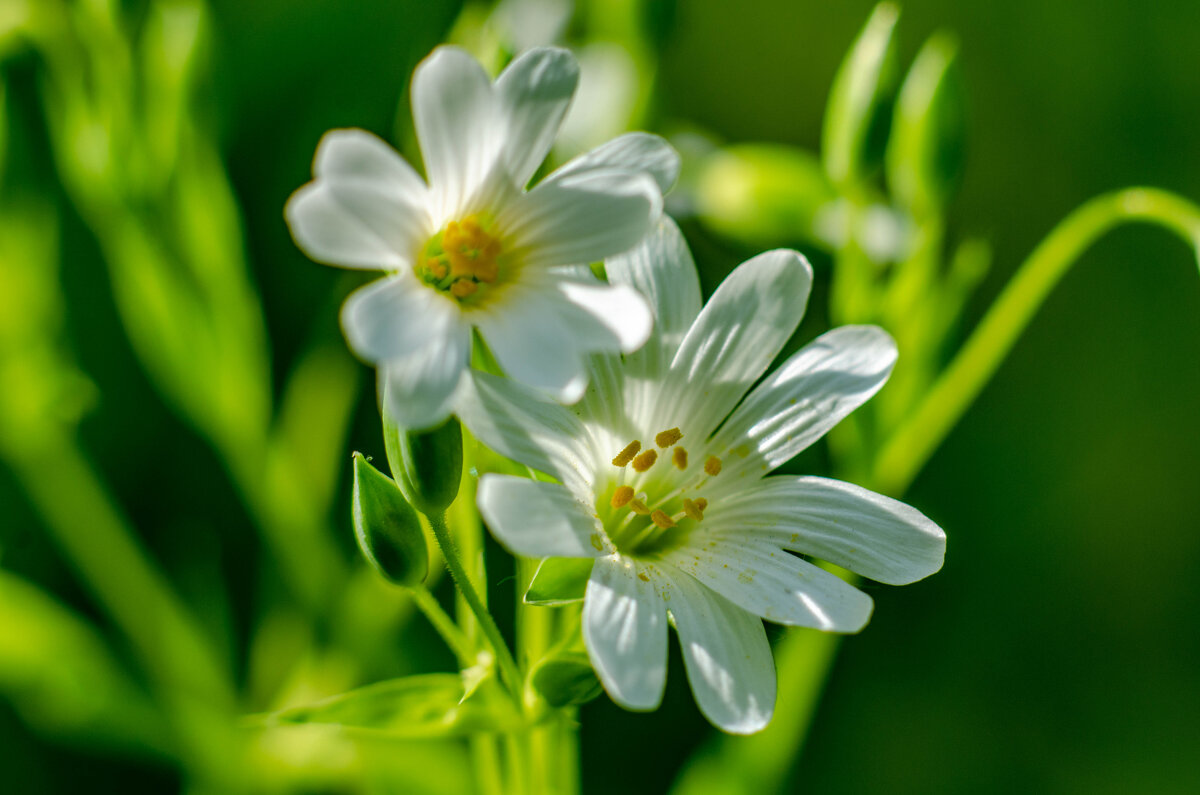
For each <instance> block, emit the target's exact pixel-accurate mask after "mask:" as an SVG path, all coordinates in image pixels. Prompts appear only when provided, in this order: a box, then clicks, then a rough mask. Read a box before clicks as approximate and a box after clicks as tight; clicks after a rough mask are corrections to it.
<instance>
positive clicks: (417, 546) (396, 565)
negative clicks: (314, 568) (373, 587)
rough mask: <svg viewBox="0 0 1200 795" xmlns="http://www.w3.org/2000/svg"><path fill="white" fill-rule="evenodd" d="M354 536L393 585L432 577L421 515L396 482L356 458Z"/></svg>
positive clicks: (414, 582) (377, 569)
mask: <svg viewBox="0 0 1200 795" xmlns="http://www.w3.org/2000/svg"><path fill="white" fill-rule="evenodd" d="M353 503H354V504H353V513H354V535H355V537H356V538H357V539H358V548H359V549H361V550H362V553H363V557H365V558H366V559H367V561H368V562H369V563H370V564H371V565H372V566H373V567H374V568H375V569H376V571H378V572H379V573H380V574H382V575H383V576H384V577H385V578H387V579H388V580H389V581H391V582H394V583H396V584H397V585H416V584H419V583H422V582H424V581H425V577H426V576H427V575H428V574H429V550H428V548H427V547H426V546H425V534H424V533H423V532H422V531H421V522H420V520H419V519H418V518H417V513H416V511H414V510H413V509H412V507H410V506H409V504H408V503H407V502H405V501H404V495H402V494H401V493H400V490H399V489H397V488H396V484H395V483H393V482H392V479H391V478H389V477H388V476H386V475H384V474H383V473H382V472H380V471H379V470H377V469H376V468H375V467H373V466H371V465H370V464H369V463H368V462H367V460H366V459H365V458H363V456H362V454H361V453H355V454H354V494H353Z"/></svg>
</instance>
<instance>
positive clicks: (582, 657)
mask: <svg viewBox="0 0 1200 795" xmlns="http://www.w3.org/2000/svg"><path fill="white" fill-rule="evenodd" d="M530 681H531V682H532V684H533V688H534V689H535V690H536V691H537V692H538V694H539V695H541V697H542V698H543V699H545V700H546V703H547V704H549V705H550V706H552V707H554V708H556V709H558V708H562V707H570V706H578V705H580V704H586V703H587V702H589V701H591V700H592V699H594V698H596V697H597V696H599V695H600V694H601V693H603V692H604V687H603V686H602V685H601V684H600V680H599V679H598V678H597V677H596V672H595V670H593V669H592V664H591V663H590V662H589V661H588V658H587V655H586V654H583V653H582V652H574V651H572V652H562V653H560V654H555V655H552V656H550V657H547V658H546V659H544V660H542V661H541V662H540V663H538V666H537V667H536V668H534V670H533V674H532V675H531V676H530Z"/></svg>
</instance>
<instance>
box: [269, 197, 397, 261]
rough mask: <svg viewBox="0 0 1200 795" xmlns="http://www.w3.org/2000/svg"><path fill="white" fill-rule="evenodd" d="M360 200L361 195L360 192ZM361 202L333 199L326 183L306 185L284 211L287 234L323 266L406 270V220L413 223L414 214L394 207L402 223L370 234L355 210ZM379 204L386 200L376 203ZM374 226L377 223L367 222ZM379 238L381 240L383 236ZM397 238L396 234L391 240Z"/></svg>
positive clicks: (370, 230)
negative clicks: (400, 243)
mask: <svg viewBox="0 0 1200 795" xmlns="http://www.w3.org/2000/svg"><path fill="white" fill-rule="evenodd" d="M360 194H361V192H360ZM360 198H361V196H360V195H359V196H355V195H351V196H350V197H349V200H348V197H347V196H346V194H345V193H342V194H340V195H339V194H335V192H334V191H333V189H332V186H331V184H330V183H329V182H327V181H317V182H310V183H308V184H307V185H305V186H304V187H302V188H300V190H298V191H296V192H295V193H293V194H292V197H291V198H290V199H288V203H287V206H286V207H285V208H284V216H285V217H286V218H287V224H288V228H289V229H290V230H291V232H292V238H293V239H294V240H295V241H296V245H297V246H299V247H300V249H301V250H302V251H304V253H305V254H307V255H308V256H310V257H312V258H313V259H315V260H316V261H317V262H323V263H325V264H326V265H337V266H340V267H343V268H362V269H364V270H397V269H399V268H404V267H407V266H408V264H409V260H408V257H409V255H408V253H407V251H408V249H407V248H406V247H402V246H401V245H397V243H399V242H401V241H404V240H407V239H408V236H407V232H408V231H409V230H408V229H407V228H406V225H405V224H404V219H416V218H417V217H418V216H417V215H415V212H414V210H413V208H410V207H405V206H402V205H401V204H399V203H398V202H392V203H393V205H394V206H395V208H396V209H397V212H398V215H397V218H398V219H401V220H400V221H398V222H397V223H396V224H395V228H394V229H391V230H389V229H388V228H387V227H383V228H372V226H371V224H370V223H369V222H368V220H367V219H365V218H363V217H360V216H359V214H358V210H359V209H361V207H362V205H363V204H364V202H362V201H360V200H356V199H360ZM379 199H380V202H381V203H383V202H384V201H385V199H384V198H383V197H379ZM371 220H372V221H377V220H378V218H377V217H371ZM381 232H382V234H381ZM391 232H395V233H396V234H391Z"/></svg>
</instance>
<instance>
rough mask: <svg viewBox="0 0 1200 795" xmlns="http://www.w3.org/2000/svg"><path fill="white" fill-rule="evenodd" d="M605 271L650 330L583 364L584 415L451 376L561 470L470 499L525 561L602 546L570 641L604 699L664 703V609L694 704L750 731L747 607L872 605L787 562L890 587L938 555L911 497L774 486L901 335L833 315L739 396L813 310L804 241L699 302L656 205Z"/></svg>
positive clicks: (506, 432)
mask: <svg viewBox="0 0 1200 795" xmlns="http://www.w3.org/2000/svg"><path fill="white" fill-rule="evenodd" d="M607 272H608V277H609V279H610V280H612V282H613V283H616V284H625V285H629V286H632V287H635V288H637V289H639V290H641V291H642V292H643V293H645V294H646V295H647V296H648V297H649V299H650V301H651V304H652V305H653V308H654V312H655V324H654V334H653V335H652V337H651V339H650V341H649V342H647V344H646V345H645V346H644V347H643V348H642V349H641V350H640V351H638V352H637V353H635V354H633V355H630V356H625V357H620V356H618V355H598V356H595V357H593V358H592V360H591V365H590V369H591V387H590V388H589V390H588V393H587V394H586V395H585V397H584V398H583V400H582V401H581V402H580V403H579V404H578V405H577V406H575V407H574V408H573V409H568V408H565V407H562V406H559V405H555V404H552V403H549V402H546V401H537V400H535V398H534V397H533V396H532V395H530V394H529V393H528V391H527V390H523V389H521V388H520V387H519V386H517V385H514V384H512V383H511V382H508V381H504V380H502V379H497V378H494V377H491V376H488V375H486V374H482V373H480V374H476V375H475V376H474V377H473V378H472V379H471V382H470V388H464V393H463V398H462V400H461V402H460V407H459V411H460V417H461V418H462V419H463V421H464V422H465V423H466V425H467V426H468V427H469V428H470V429H471V431H472V432H474V433H475V434H476V435H477V436H478V437H479V438H480V439H481V440H482V441H483V442H484V443H486V444H487V445H489V446H490V447H492V448H493V449H495V450H496V451H498V452H500V453H502V454H504V455H506V456H508V457H510V458H512V459H514V460H516V461H519V462H521V463H523V464H526V465H528V466H530V467H533V468H535V469H538V470H541V471H542V472H545V473H547V474H549V475H552V476H553V477H555V478H557V479H558V480H559V483H548V482H541V481H534V480H527V479H522V478H516V477H509V476H503V475H486V476H485V477H484V478H482V479H481V481H480V484H479V508H480V512H481V513H482V514H483V516H484V518H485V519H486V520H487V522H488V525H489V526H490V527H491V529H492V531H493V532H494V533H495V534H496V536H497V537H498V538H499V539H500V541H501V542H502V543H504V544H505V545H506V546H507V547H508V548H509V549H510V550H512V551H513V552H515V553H517V554H519V555H525V556H528V557H533V558H541V557H574V558H591V559H594V564H593V566H592V569H591V576H590V579H589V580H588V582H587V590H586V597H585V601H584V607H583V636H584V641H585V643H586V645H587V649H588V653H589V656H590V658H591V660H592V664H593V665H594V666H595V668H596V671H597V673H598V675H599V677H600V680H601V681H602V682H603V684H604V687H605V689H606V690H607V691H608V693H609V694H610V695H611V696H612V698H613V699H614V700H615V701H617V702H618V703H620V704H622V705H623V706H625V707H627V708H629V709H637V710H646V709H654V708H655V707H656V706H657V705H658V704H659V702H660V700H661V698H662V692H663V685H664V682H665V677H666V665H667V623H668V616H669V620H670V622H671V623H672V624H673V625H674V626H675V630H676V632H677V633H678V635H679V640H680V644H681V646H682V648H683V656H684V660H685V662H686V667H687V673H688V679H689V680H690V682H691V685H692V690H693V692H694V694H695V696H696V701H697V703H698V704H699V706H700V709H701V711H702V712H703V713H704V714H705V715H706V716H707V717H708V719H709V720H711V721H712V722H713V723H714V724H716V725H717V726H719V727H721V728H722V729H724V730H726V731H729V732H734V733H749V732H754V731H757V730H759V729H761V728H763V727H764V726H765V725H766V724H767V722H768V720H770V717H771V713H772V710H773V708H774V702H775V670H774V667H773V664H772V658H771V650H770V647H769V645H768V643H767V636H766V634H765V631H764V628H763V624H762V621H761V620H760V618H765V619H767V620H770V621H774V622H777V623H780V624H789V625H794V626H802V627H813V628H817V629H821V630H827V631H833V632H856V631H858V630H859V629H861V628H862V627H863V626H864V625H865V624H866V622H867V619H868V618H869V617H870V614H871V607H872V603H871V599H870V597H868V596H867V595H866V594H864V593H863V592H861V591H859V590H857V589H856V588H853V587H852V586H850V585H849V584H847V583H846V582H845V581H843V580H842V579H840V578H838V577H837V576H835V575H833V574H830V573H829V572H827V571H825V570H824V569H822V568H819V567H817V566H815V565H813V564H812V563H810V562H808V561H807V560H805V559H804V558H801V557H799V556H798V555H793V554H791V553H798V554H802V555H811V556H814V557H817V558H821V559H823V560H827V561H831V562H833V563H836V564H838V565H839V566H843V567H845V568H847V569H850V570H851V571H854V572H857V573H858V574H861V575H863V576H864V577H868V578H870V579H873V580H878V581H880V582H884V583H889V584H903V583H909V582H913V581H915V580H919V579H921V578H922V577H925V576H927V575H929V574H931V573H933V572H935V571H937V570H938V569H939V568H940V567H941V565H942V558H943V555H944V552H945V535H944V534H943V533H942V531H941V530H940V529H939V528H938V527H937V525H935V524H934V523H933V522H931V521H930V520H929V519H927V518H926V517H925V516H923V515H922V514H921V513H919V512H918V511H916V510H914V509H913V508H910V507H909V506H907V505H904V504H902V503H900V502H897V501H895V500H892V499H889V498H887V497H884V496H881V495H879V494H874V493H872V492H869V491H866V490H865V489H861V488H859V487H857V486H853V485H850V484H848V483H842V482H839V481H835V480H827V479H825V478H817V477H794V476H788V475H778V476H771V477H767V474H768V473H769V472H770V471H771V470H773V469H775V468H776V467H778V466H779V465H781V464H783V463H784V462H785V461H787V460H788V459H790V458H792V457H793V456H794V455H796V454H797V453H798V452H800V451H801V450H803V449H804V448H806V447H808V446H809V445H810V444H812V443H813V442H815V441H816V440H817V439H819V438H820V437H821V436H822V435H824V434H825V432H826V431H828V430H829V429H830V428H832V427H833V426H834V425H835V424H837V423H838V422H839V421H840V420H841V419H842V418H843V417H845V416H846V415H847V414H849V413H850V412H851V411H852V410H853V409H854V408H856V407H857V406H859V405H860V404H861V403H863V402H864V401H866V400H867V399H868V398H869V397H871V395H873V394H874V393H875V392H876V391H877V390H878V389H879V388H880V387H881V386H882V385H883V383H884V381H885V380H886V379H887V377H888V375H889V373H890V372H891V369H892V365H893V364H894V362H895V359H896V349H895V345H894V343H893V342H892V340H891V338H890V337H889V336H888V335H887V334H886V333H884V332H883V331H882V330H881V329H878V328H875V327H870V326H846V327H843V328H838V329H835V330H833V331H830V332H829V333H827V334H824V335H823V336H821V337H819V338H818V339H817V340H815V341H814V342H812V343H811V344H809V345H808V346H807V347H805V348H803V349H802V350H800V351H799V352H797V353H796V354H795V355H793V356H792V357H791V358H789V359H788V360H787V361H786V362H784V364H783V365H782V366H781V367H780V368H779V369H778V370H776V371H775V372H774V373H772V374H771V375H769V376H768V377H767V378H766V379H764V380H763V381H762V383H761V384H759V385H758V386H756V387H754V388H753V389H751V387H752V386H753V385H754V384H755V383H756V382H757V381H758V379H759V378H760V376H762V375H763V373H764V372H765V371H766V369H767V367H768V365H769V364H770V362H771V361H772V359H774V358H775V356H776V355H777V354H778V353H779V351H780V350H781V349H782V347H783V345H784V344H785V342H786V341H787V339H788V338H789V337H790V336H791V335H792V333H793V331H794V330H795V329H796V326H797V325H798V323H799V321H800V318H801V315H802V314H803V312H804V305H805V302H806V300H807V298H808V292H809V287H810V285H811V282H812V271H811V269H810V268H809V266H808V263H807V262H805V261H804V259H803V258H802V257H801V256H800V255H799V254H797V253H795V252H793V251H772V252H768V253H766V254H762V255H759V256H757V257H755V258H753V259H751V260H749V261H748V262H746V263H744V264H743V265H741V266H740V267H738V268H737V269H736V270H735V271H734V272H733V273H732V274H731V275H730V276H729V277H728V278H727V279H726V280H725V282H724V283H723V284H722V285H721V286H720V288H719V289H718V290H717V291H716V292H715V293H714V295H713V296H712V298H711V300H710V301H709V302H708V304H707V306H705V307H704V308H703V309H701V305H700V288H699V283H698V280H697V276H696V271H695V266H694V265H693V264H692V261H691V256H690V254H689V253H688V251H687V248H686V246H685V244H684V242H683V239H682V236H681V235H680V234H679V231H678V229H677V228H676V227H675V226H674V225H673V224H672V223H671V222H670V221H669V220H668V219H666V218H664V220H663V221H662V223H661V224H660V227H659V230H658V232H657V233H655V234H653V235H651V236H650V237H648V238H647V239H646V241H645V242H644V244H643V245H641V246H640V247H638V248H637V249H635V250H634V251H632V252H630V253H628V254H626V255H624V256H619V257H616V258H613V259H610V260H609V261H608V262H607ZM747 392H749V394H748V395H747ZM743 398H744V399H743Z"/></svg>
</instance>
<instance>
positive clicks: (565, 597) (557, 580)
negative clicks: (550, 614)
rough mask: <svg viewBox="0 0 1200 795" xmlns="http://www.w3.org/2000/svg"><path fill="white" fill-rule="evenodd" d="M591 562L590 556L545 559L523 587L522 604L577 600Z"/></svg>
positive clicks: (580, 594)
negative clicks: (526, 586)
mask: <svg viewBox="0 0 1200 795" xmlns="http://www.w3.org/2000/svg"><path fill="white" fill-rule="evenodd" d="M593 562H594V561H593V559H592V558H546V559H545V560H543V561H542V562H541V564H540V565H539V566H538V568H537V571H536V572H534V574H533V579H532V580H530V582H529V587H528V588H527V589H525V597H524V601H525V604H527V605H538V606H541V607H558V606H561V605H566V604H571V603H572V602H578V601H580V600H581V599H583V595H584V592H585V591H586V590H587V582H588V578H589V577H590V576H591V574H592V563H593Z"/></svg>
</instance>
